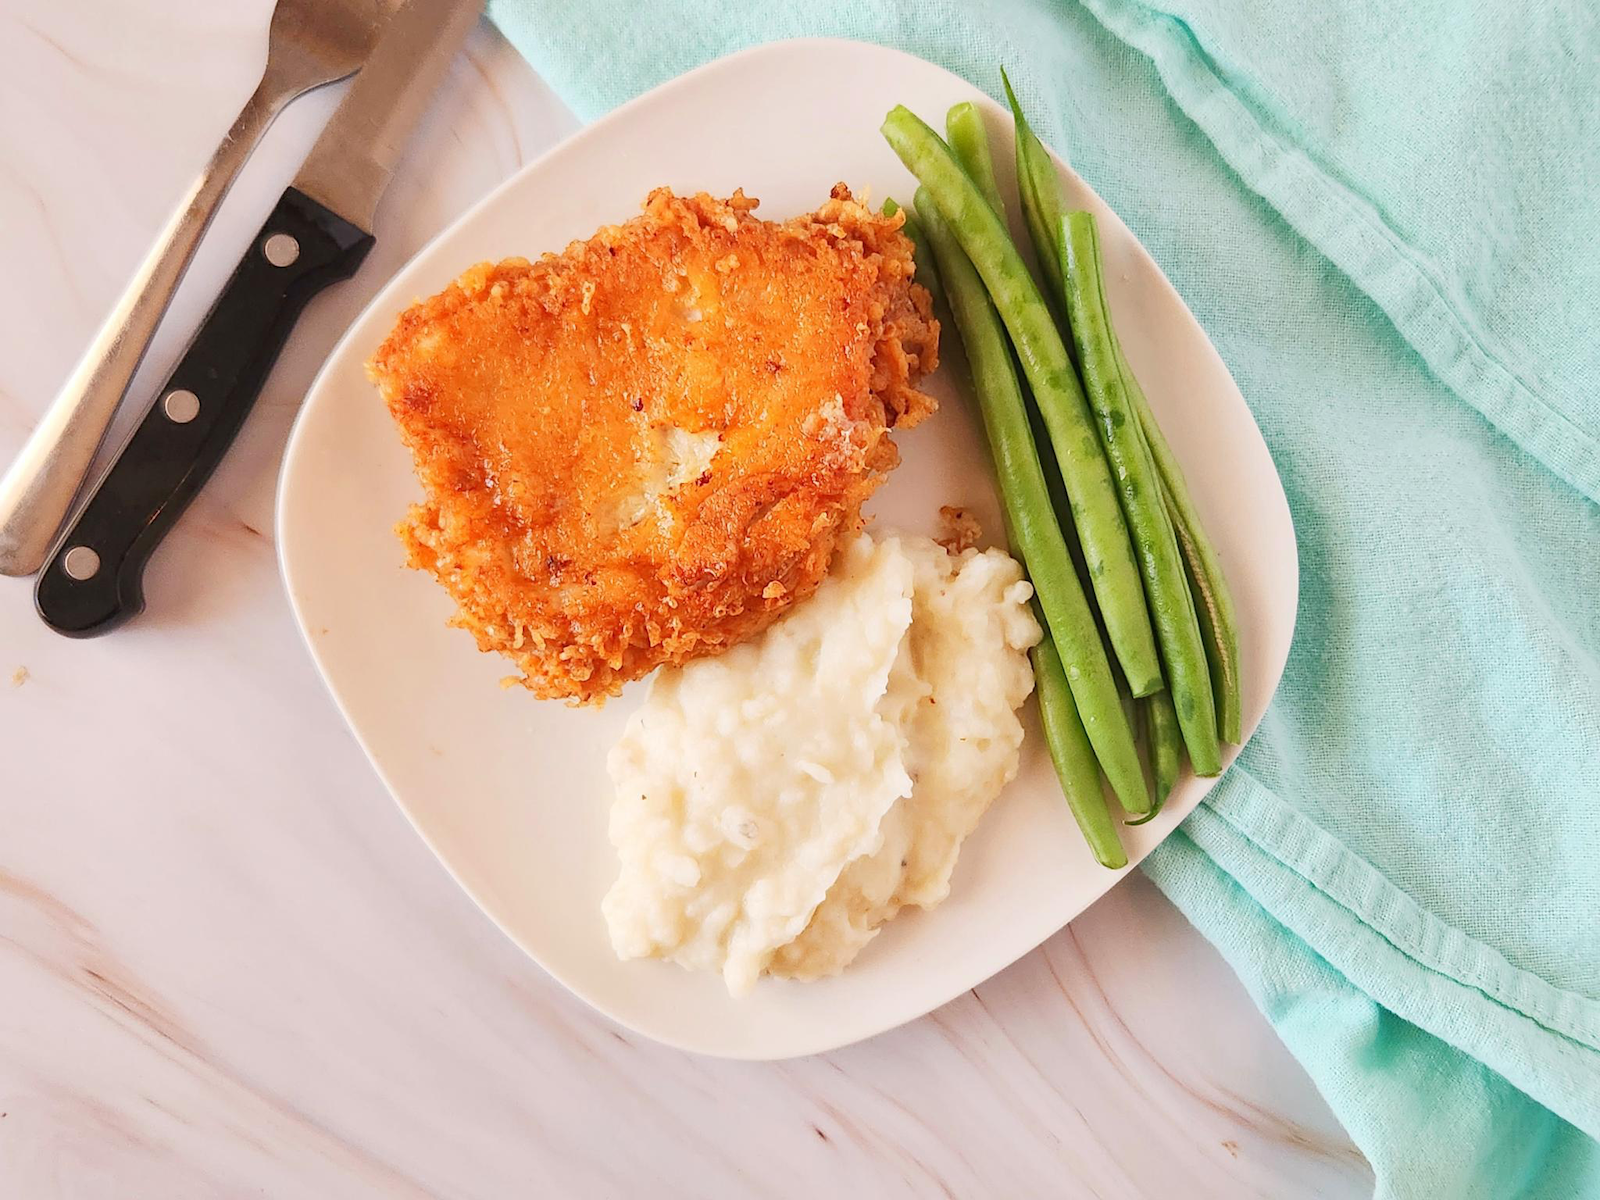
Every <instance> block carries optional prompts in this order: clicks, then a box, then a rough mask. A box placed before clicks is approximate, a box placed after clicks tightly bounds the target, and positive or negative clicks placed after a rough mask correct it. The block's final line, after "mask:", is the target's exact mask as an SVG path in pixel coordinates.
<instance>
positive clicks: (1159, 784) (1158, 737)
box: [1131, 691, 1183, 824]
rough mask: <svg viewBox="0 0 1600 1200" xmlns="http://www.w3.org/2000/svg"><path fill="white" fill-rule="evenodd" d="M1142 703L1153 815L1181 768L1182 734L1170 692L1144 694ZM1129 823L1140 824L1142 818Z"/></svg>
mask: <svg viewBox="0 0 1600 1200" xmlns="http://www.w3.org/2000/svg"><path fill="white" fill-rule="evenodd" d="M1143 703H1144V716H1145V725H1144V730H1145V740H1146V741H1147V742H1148V743H1149V747H1150V774H1151V775H1152V777H1153V782H1154V784H1155V792H1156V795H1155V801H1156V802H1155V807H1154V809H1152V811H1151V813H1150V816H1155V814H1156V813H1157V812H1160V811H1161V806H1162V805H1163V804H1165V803H1166V802H1167V797H1168V796H1169V795H1171V794H1172V785H1173V784H1174V783H1176V782H1177V781H1178V772H1179V771H1181V770H1182V769H1183V734H1182V732H1181V731H1180V730H1179V729H1178V713H1177V710H1176V709H1174V708H1173V707H1172V693H1171V692H1166V691H1162V692H1154V693H1152V694H1150V695H1148V696H1146V697H1145V698H1144V701H1143ZM1148 819H1149V817H1146V818H1143V820H1148ZM1131 823H1132V824H1142V823H1143V821H1138V822H1131Z"/></svg>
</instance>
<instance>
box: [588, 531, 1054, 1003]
mask: <svg viewBox="0 0 1600 1200" xmlns="http://www.w3.org/2000/svg"><path fill="white" fill-rule="evenodd" d="M1030 595H1031V589H1030V587H1029V585H1028V583H1027V582H1026V581H1025V580H1024V579H1023V578H1022V571H1021V568H1020V567H1019V566H1018V565H1017V564H1016V562H1015V561H1013V560H1012V559H1011V558H1009V557H1007V556H1006V555H1005V554H1002V553H1001V552H999V551H997V550H989V551H984V552H981V553H980V552H978V551H974V550H968V551H964V552H962V553H960V554H955V555H952V554H950V553H949V552H947V551H946V550H944V549H943V548H942V547H940V546H939V545H937V544H936V543H934V542H932V541H929V540H928V539H926V538H911V537H905V538H896V537H890V538H885V539H883V540H882V541H875V540H874V539H872V538H870V537H867V536H861V537H859V538H857V539H856V540H855V541H853V542H852V543H851V544H850V545H849V546H847V547H846V548H845V549H844V550H843V551H842V552H841V553H840V556H839V562H838V563H837V564H836V565H835V567H834V569H833V571H832V573H831V574H830V575H829V576H828V577H827V579H826V580H825V581H824V582H823V583H822V585H821V586H820V587H819V588H818V589H817V592H816V595H815V596H814V597H813V598H812V599H811V600H810V601H808V602H807V603H805V604H803V605H800V606H798V607H797V608H796V609H795V610H794V611H793V612H791V613H790V614H788V615H787V616H785V617H784V618H783V619H782V620H781V621H779V622H778V623H776V624H775V625H773V626H772V627H771V628H770V629H768V630H767V631H766V632H765V633H764V634H762V635H761V636H760V637H758V638H757V639H756V640H754V641H752V642H748V643H746V644H744V645H742V646H739V647H736V648H734V649H733V650H730V651H729V652H728V653H726V654H724V655H722V656H721V657H719V658H713V659H705V660H701V661H699V662H695V663H691V664H690V665H688V666H686V667H684V668H681V669H666V670H663V671H662V672H661V674H660V675H659V676H657V678H656V681H655V684H654V686H653V687H652V689H651V692H650V697H649V699H648V700H647V701H646V702H645V705H644V707H643V708H641V709H640V710H639V711H638V712H637V713H635V714H634V716H633V718H632V719H631V720H630V721H629V723H628V727H627V730H626V731H625V732H624V734H623V736H622V739H621V741H619V742H618V743H617V745H616V747H615V748H614V749H613V751H612V753H611V758H610V761H609V767H610V771H611V777H612V780H613V782H614V783H615V785H616V789H617V791H616V802H615V804H614V806H613V808H612V811H611V841H612V844H613V845H614V846H615V847H616V849H617V853H618V856H619V857H620V859H621V864H622V869H621V872H620V874H619V876H618V878H617V882H616V883H615V885H614V886H613V887H612V889H611V891H610V892H609V893H608V894H607V896H606V898H605V901H604V905H603V909H604V913H605V918H606V923H607V925H608V927H609V929H610V932H611V941H612V945H613V946H614V947H615V949H616V951H617V953H618V954H619V955H620V956H621V957H623V958H638V957H643V956H649V955H654V956H658V957H664V958H670V959H672V960H674V961H676V962H678V963H681V964H682V965H684V966H686V967H692V968H699V969H706V970H716V971H720V972H721V974H722V976H723V979H724V981H725V982H726V983H727V986H728V988H729V990H730V991H732V992H734V993H735V994H741V993H744V992H746V991H748V990H749V989H750V988H751V987H752V986H753V985H754V983H755V981H756V979H757V978H758V977H759V976H760V975H761V974H762V972H764V971H767V972H771V973H773V974H778V975H788V976H793V977H796V978H802V979H811V978H816V977H818V976H821V975H828V974H833V973H835V972H837V971H839V970H841V969H843V967H844V966H845V965H846V964H847V963H848V962H849V961H850V960H851V959H852V958H854V957H855V955H856V954H857V952H859V951H860V949H861V948H862V947H863V946H864V945H866V943H867V942H868V941H870V940H871V939H872V938H873V936H874V935H875V934H876V932H877V930H878V928H879V926H881V925H882V924H883V923H884V922H885V921H887V920H888V919H889V918H890V917H892V916H894V914H895V913H896V912H897V911H898V910H899V909H900V908H901V907H902V906H903V905H906V904H916V905H919V906H921V907H924V908H928V907H932V906H933V905H935V904H937V903H938V902H939V901H940V900H942V899H944V897H945V896H946V895H947V894H948V892H949V890H950V874H951V871H952V870H953V869H954V867H955V861H956V856H957V854H958V853H959V852H960V848H961V843H962V841H963V840H964V839H965V838H966V836H967V835H968V834H969V833H970V832H971V831H972V830H973V828H974V827H975V826H976V825H977V822H978V819H979V818H980V817H981V816H982V815H983V812H984V810H985V809H987V808H988V806H989V804H990V802H991V801H992V800H993V799H994V797H995V795H996V794H997V793H998V792H999V791H1000V789H1001V788H1002V787H1003V786H1004V785H1005V784H1006V782H1007V781H1008V780H1010V779H1011V777H1012V776H1013V775H1014V774H1015V773H1016V770H1017V761H1018V751H1019V748H1020V746H1021V744H1022V726H1021V724H1020V722H1019V721H1018V720H1017V717H1016V714H1015V710H1016V709H1017V708H1018V707H1019V706H1020V705H1021V704H1022V702H1023V701H1024V700H1025V699H1026V698H1027V695H1028V693H1029V692H1030V691H1031V690H1032V688H1033V676H1032V673H1031V672H1030V670H1029V668H1028V661H1027V655H1026V651H1027V649H1028V647H1030V646H1032V645H1033V644H1034V642H1036V641H1037V640H1038V638H1039V628H1038V626H1037V625H1036V624H1035V623H1034V620H1033V617H1032V615H1031V613H1030V612H1029V610H1028V605H1027V601H1028V597H1029V596H1030Z"/></svg>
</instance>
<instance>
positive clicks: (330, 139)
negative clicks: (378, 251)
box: [294, 0, 484, 233]
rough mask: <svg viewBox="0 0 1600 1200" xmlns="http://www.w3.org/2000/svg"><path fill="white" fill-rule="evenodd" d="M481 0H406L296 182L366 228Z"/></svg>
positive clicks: (474, 21)
mask: <svg viewBox="0 0 1600 1200" xmlns="http://www.w3.org/2000/svg"><path fill="white" fill-rule="evenodd" d="M483 5H484V0H407V3H406V4H405V7H403V8H402V9H400V11H399V12H397V13H395V14H394V16H392V17H390V18H389V20H388V22H387V23H386V24H385V25H384V27H383V32H382V34H381V35H380V36H379V39H378V44H377V46H376V47H374V48H373V51H372V54H371V56H370V57H368V59H367V61H366V63H365V64H363V65H362V68H361V71H360V73H359V74H358V75H357V76H356V79H355V82H354V83H352V84H351V85H350V90H349V91H348V92H347V93H346V94H345V97H344V99H343V100H342V101H340V103H339V107H338V109H337V110H335V112H334V114H333V117H332V119H331V120H330V121H329V122H328V124H327V126H326V127H325V128H324V129H323V131H322V136H321V137H319V138H318V139H317V142H316V145H314V146H313V147H312V148H311V153H310V154H308V155H307V156H306V160H305V162H304V163H302V164H301V166H300V173H299V174H298V175H297V176H295V180H294V186H295V187H296V188H298V189H299V190H300V191H301V192H304V193H305V194H306V195H307V196H310V197H311V198H312V199H313V200H315V201H317V202H318V203H319V204H322V205H324V206H326V207H327V208H330V209H332V210H333V211H334V212H336V213H338V214H339V216H341V217H343V218H344V219H345V220H347V221H349V222H350V223H351V224H352V225H356V226H359V227H360V228H361V229H363V230H365V231H366V232H368V233H371V232H372V219H373V214H374V213H375V212H376V210H377V207H378V198H379V197H380V196H382V195H383V189H384V188H385V187H387V186H388V184H389V177H390V175H391V174H393V173H394V167H395V164H396V163H397V162H398V161H399V160H400V154H401V151H402V150H403V149H404V148H405V143H406V138H407V137H408V136H409V134H410V133H411V130H412V128H413V127H414V126H415V125H416V123H417V121H418V120H419V119H420V118H421V116H422V114H423V112H424V111H425V110H426V108H427V107H428V102H429V100H430V99H431V98H432V96H433V93H434V90H435V89H436V88H437V86H438V84H439V81H440V79H441V78H442V77H443V75H444V73H445V71H446V70H447V69H448V68H449V66H450V60H451V59H452V58H454V57H455V53H456V51H457V50H458V49H459V48H460V46H461V43H462V42H463V41H465V40H466V36H467V34H468V33H469V32H470V31H471V29H472V27H473V26H474V25H476V24H477V22H478V17H479V15H480V14H481V13H482V12H483Z"/></svg>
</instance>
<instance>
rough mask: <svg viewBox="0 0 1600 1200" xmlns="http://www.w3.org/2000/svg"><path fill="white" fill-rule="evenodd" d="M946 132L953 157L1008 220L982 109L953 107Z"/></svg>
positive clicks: (966, 103) (966, 104)
mask: <svg viewBox="0 0 1600 1200" xmlns="http://www.w3.org/2000/svg"><path fill="white" fill-rule="evenodd" d="M944 131H945V135H946V136H947V137H948V138H949V139H950V151H951V153H952V154H954V155H955V156H956V160H957V161H958V162H959V163H960V164H961V165H962V166H963V167H964V168H966V172H967V174H968V175H970V176H971V177H972V182H973V183H975V184H977V185H978V190H979V191H980V192H982V193H983V198H984V199H985V200H987V201H988V202H989V205H990V207H992V208H993V209H994V211H995V213H996V215H998V216H999V218H1000V219H1001V220H1002V221H1003V220H1005V216H1006V206H1005V203H1004V201H1002V200H1001V199H1000V185H999V184H998V183H996V182H995V178H994V159H993V158H992V157H990V154H989V131H988V130H987V129H985V128H984V127H983V114H982V113H980V112H979V111H978V106H977V105H976V104H974V103H973V102H972V101H970V100H963V101H962V102H961V103H960V104H956V105H952V106H951V109H950V111H949V112H947V113H946V114H945V116H944Z"/></svg>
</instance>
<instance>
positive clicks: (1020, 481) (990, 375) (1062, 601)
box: [917, 189, 1149, 861]
mask: <svg viewBox="0 0 1600 1200" xmlns="http://www.w3.org/2000/svg"><path fill="white" fill-rule="evenodd" d="M917 210H918V212H919V213H920V214H921V215H922V222H923V228H924V230H925V232H926V233H927V235H928V241H929V243H930V244H931V245H932V247H933V252H934V256H935V258H936V259H937V261H938V264H939V274H940V276H941V277H942V278H943V279H944V282H945V285H946V289H947V290H946V292H945V295H946V297H947V298H948V299H949V301H950V311H951V313H952V314H953V315H954V317H955V323H956V328H957V330H958V331H959V332H960V334H961V341H962V344H963V345H964V346H965V347H966V351H967V361H968V362H969V363H970V364H971V367H972V376H973V381H974V384H975V390H976V391H977V394H978V407H979V410H980V411H981V413H982V416H983V427H984V431H985V433H986V434H987V435H988V439H989V453H990V455H991V456H992V457H993V459H994V465H995V474H996V476H997V477H998V478H999V481H1000V498H1001V502H1002V505H1003V507H1004V509H1005V514H1006V527H1007V531H1008V533H1009V535H1010V538H1011V545H1012V547H1013V549H1014V550H1015V551H1016V552H1017V553H1018V554H1019V555H1020V556H1021V558H1022V561H1023V564H1024V566H1026V568H1027V570H1028V575H1029V577H1030V578H1031V579H1032V580H1033V588H1034V595H1035V596H1036V597H1037V599H1038V601H1039V603H1040V606H1041V607H1042V608H1043V610H1044V615H1045V620H1044V621H1043V622H1041V624H1042V625H1043V627H1044V628H1045V629H1046V630H1047V631H1048V632H1049V635H1050V637H1051V639H1052V650H1053V651H1055V652H1056V653H1052V652H1051V651H1047V652H1045V654H1044V655H1042V656H1038V657H1036V658H1035V675H1036V677H1037V676H1038V675H1039V674H1040V673H1041V667H1042V668H1043V670H1044V673H1046V674H1048V672H1049V670H1050V668H1051V662H1050V660H1051V658H1052V657H1054V658H1055V662H1056V664H1058V665H1059V663H1060V661H1061V658H1062V657H1064V658H1065V659H1066V661H1067V663H1068V664H1070V668H1066V667H1063V668H1061V670H1062V675H1063V678H1064V679H1065V681H1066V683H1067V685H1068V688H1069V689H1070V690H1069V691H1066V692H1063V691H1062V689H1060V688H1058V687H1056V686H1055V685H1054V683H1048V684H1046V683H1041V684H1040V685H1039V697H1040V714H1041V717H1042V718H1043V719H1044V723H1045V732H1046V736H1047V738H1049V739H1050V740H1051V742H1052V747H1051V754H1052V757H1055V756H1056V755H1057V754H1058V750H1057V748H1056V744H1055V743H1058V742H1059V743H1060V746H1061V749H1060V751H1059V753H1060V755H1061V758H1060V760H1059V761H1058V762H1057V774H1058V776H1059V777H1060V779H1061V785H1062V789H1063V790H1064V791H1065V792H1066V793H1067V799H1068V804H1069V805H1070V806H1071V808H1072V810H1073V814H1074V815H1075V816H1076V817H1077V818H1078V821H1079V824H1080V825H1081V826H1082V827H1083V830H1084V837H1085V838H1087V839H1088V840H1089V842H1090V845H1091V846H1093V847H1095V848H1096V849H1095V853H1096V857H1100V856H1101V854H1102V853H1103V852H1104V851H1106V850H1107V849H1108V846H1107V844H1106V842H1105V838H1104V836H1103V835H1104V832H1105V830H1104V829H1101V828H1100V827H1099V825H1098V823H1097V821H1096V820H1095V818H1094V809H1095V806H1094V804H1093V803H1091V802H1090V800H1091V798H1092V799H1094V800H1096V801H1097V802H1098V803H1099V805H1100V807H1101V808H1102V809H1103V808H1104V807H1105V801H1104V797H1103V796H1102V795H1101V794H1100V785H1099V779H1098V776H1096V777H1095V782H1094V787H1093V789H1092V792H1091V793H1085V791H1084V788H1085V786H1086V784H1085V777H1086V772H1084V771H1083V770H1082V767H1081V763H1080V762H1079V757H1081V756H1077V755H1076V754H1075V751H1074V749H1073V746H1074V743H1073V732H1072V726H1073V725H1074V724H1081V725H1082V728H1083V731H1084V734H1085V736H1087V738H1088V740H1089V744H1090V745H1091V746H1092V747H1093V750H1094V755H1095V757H1096V758H1097V759H1098V760H1099V762H1100V765H1101V767H1102V768H1104V770H1105V773H1106V778H1107V779H1108V780H1110V782H1111V789H1112V791H1113V792H1114V793H1116V796H1117V798H1118V800H1119V801H1121V803H1122V804H1123V806H1124V807H1125V808H1129V809H1132V810H1136V811H1143V810H1144V808H1145V807H1148V804H1149V796H1148V793H1147V792H1146V790H1145V784H1144V772H1143V770H1142V769H1141V767H1140V764H1139V751H1138V748H1137V746H1135V744H1134V740H1133V730H1132V729H1131V728H1130V726H1129V725H1128V720H1127V718H1126V716H1124V714H1123V711H1122V705H1121V702H1120V701H1119V700H1118V699H1117V687H1116V683H1115V681H1114V680H1113V678H1112V674H1111V663H1110V661H1109V660H1108V659H1107V657H1106V651H1105V647H1104V646H1103V645H1102V644H1101V642H1100V631H1099V629H1098V628H1096V626H1095V623H1094V617H1093V616H1092V615H1090V612H1089V602H1088V600H1087V599H1086V598H1085V596H1084V592H1083V588H1082V587H1081V586H1080V585H1079V583H1078V576H1077V572H1076V571H1075V570H1074V569H1073V566H1072V559H1071V558H1070V557H1069V555H1068V554H1067V545H1066V541H1065V539H1064V538H1063V537H1062V533H1061V527H1060V525H1058V524H1057V523H1056V518H1055V513H1054V511H1053V510H1052V509H1051V507H1050V495H1049V492H1048V490H1047V489H1046V486H1045V479H1044V470H1043V468H1042V467H1041V466H1040V464H1039V453H1038V449H1037V447H1036V446H1035V445H1034V441H1033V432H1032V430H1030V429H1029V427H1028V414H1027V410H1026V408H1025V407H1024V405H1023V400H1022V390H1021V386H1020V384H1019V383H1018V381H1017V374H1016V367H1015V366H1014V365H1013V363H1012V358H1011V347H1010V345H1009V344H1008V342H1007V340H1006V334H1005V329H1004V327H1003V326H1002V324H1001V322H1000V318H999V315H998V314H997V313H996V312H995V308H994V305H993V304H992V303H990V300H989V296H988V293H987V291H986V290H985V288H984V285H983V281H982V279H981V278H980V277H979V275H978V272H977V271H976V270H975V269H974V267H973V265H972V263H971V262H970V261H969V260H968V259H967V257H966V254H965V253H964V252H963V251H962V249H961V247H960V245H959V243H958V239H957V237H956V235H955V233H954V231H953V230H952V229H951V228H950V226H949V224H947V222H946V221H945V219H944V217H943V215H942V212H941V210H940V209H939V207H938V206H937V204H935V203H934V201H933V200H932V198H931V197H930V196H929V195H928V193H927V192H926V191H925V190H924V189H918V191H917ZM1041 659H1042V662H1041ZM1063 699H1065V700H1069V701H1071V702H1072V705H1073V707H1072V709H1071V711H1072V714H1073V715H1072V717H1071V718H1070V719H1069V718H1068V717H1067V715H1066V713H1065V712H1064V711H1063V708H1064V706H1063V704H1062V703H1061V701H1062V700H1063ZM1047 702H1048V704H1049V705H1050V708H1049V710H1048V711H1047V710H1046V707H1045V706H1046V704H1047ZM1062 762H1065V763H1066V766H1065V767H1063V766H1062V765H1061V764H1062ZM1141 806H1143V807H1141ZM1101 815H1102V817H1103V819H1104V821H1105V823H1106V825H1107V826H1109V824H1110V815H1109V813H1102V814H1101ZM1111 840H1112V841H1113V842H1114V841H1115V831H1114V830H1113V831H1112V834H1111ZM1101 861H1105V860H1104V859H1103V858H1102V859H1101Z"/></svg>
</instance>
